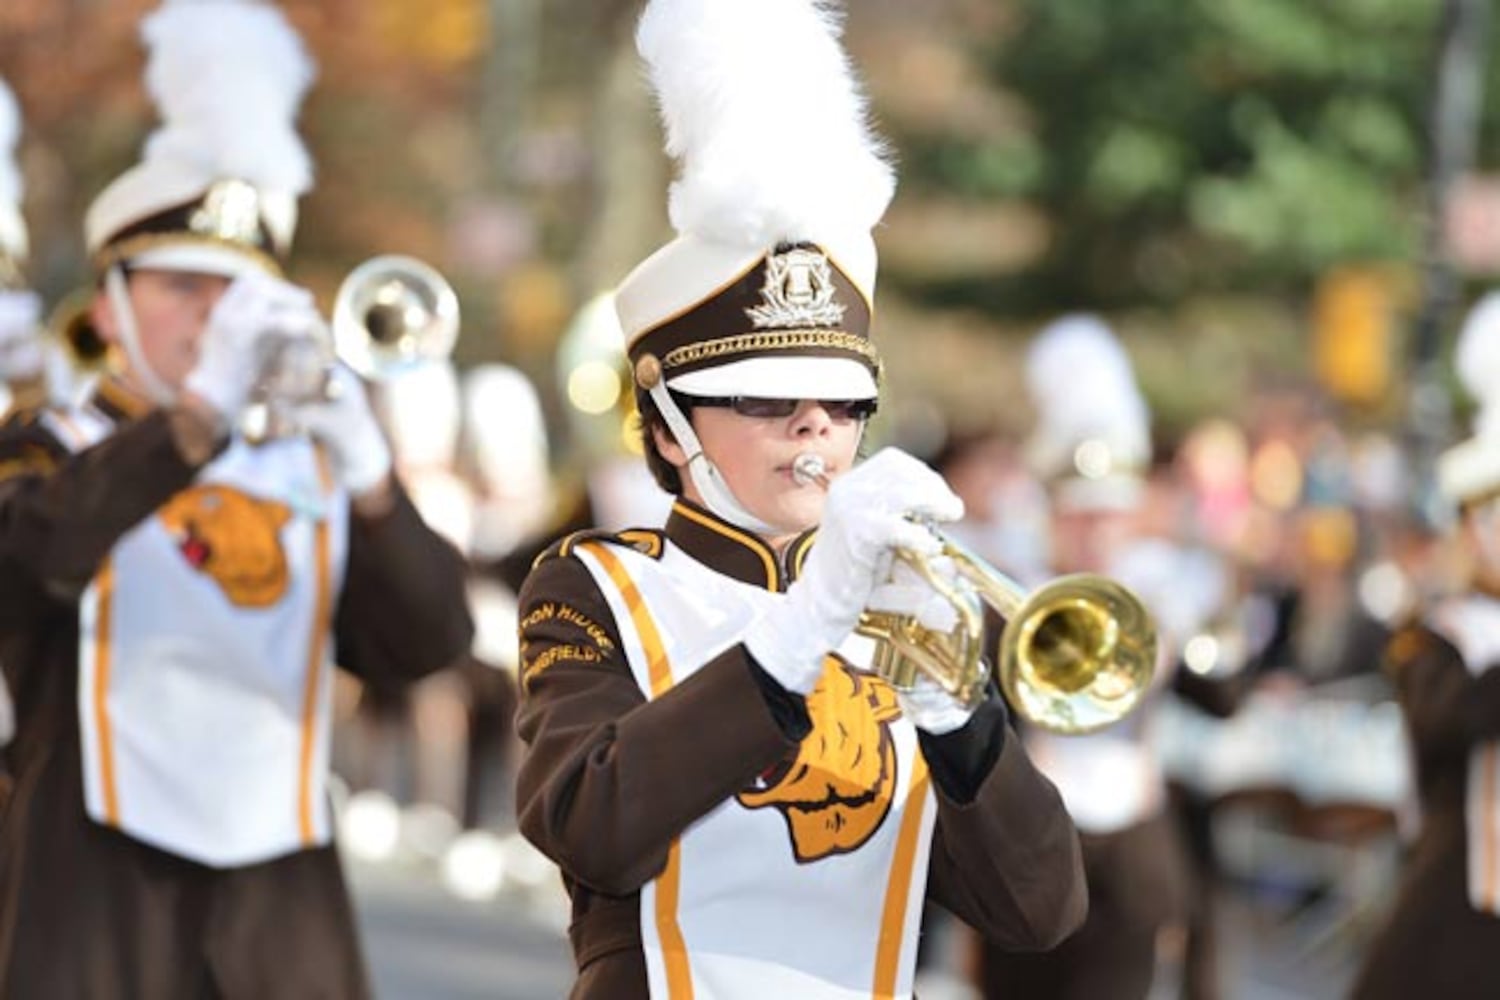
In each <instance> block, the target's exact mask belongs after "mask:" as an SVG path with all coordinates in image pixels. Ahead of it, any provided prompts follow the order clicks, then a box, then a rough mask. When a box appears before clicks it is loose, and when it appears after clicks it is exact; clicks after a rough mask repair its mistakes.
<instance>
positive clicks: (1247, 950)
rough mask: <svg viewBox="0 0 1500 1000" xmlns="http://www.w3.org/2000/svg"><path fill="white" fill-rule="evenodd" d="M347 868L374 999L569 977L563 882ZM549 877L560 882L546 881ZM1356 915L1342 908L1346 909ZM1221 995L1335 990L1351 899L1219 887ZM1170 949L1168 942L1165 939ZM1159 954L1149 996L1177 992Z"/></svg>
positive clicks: (930, 998) (451, 999)
mask: <svg viewBox="0 0 1500 1000" xmlns="http://www.w3.org/2000/svg"><path fill="white" fill-rule="evenodd" d="M348 872H349V876H350V881H351V883H352V888H353V891H354V895H355V900H356V903H357V905H358V908H359V915H360V921H361V926H362V929H363V933H364V936H365V948H366V955H367V958H368V961H369V965H370V968H371V974H372V978H373V981H374V986H375V990H376V996H377V997H379V998H380V1000H480V998H483V1000H557V998H560V997H563V996H565V995H566V992H567V989H568V986H569V984H570V983H571V981H572V961H571V957H570V956H569V953H568V945H567V940H566V936H565V932H564V930H563V922H564V921H565V911H564V909H563V908H562V907H563V903H562V898H561V897H562V891H561V888H560V887H559V888H557V892H556V895H555V896H554V895H553V894H552V893H551V892H550V886H538V887H536V888H533V889H527V890H524V891H523V890H520V889H514V888H509V889H506V890H504V891H502V893H501V894H500V895H499V896H498V897H497V898H495V899H493V900H489V901H485V902H470V901H466V900H462V899H458V898H456V897H455V896H454V895H453V894H452V893H451V892H449V891H448V889H446V888H445V887H444V885H443V884H442V881H441V879H440V878H439V876H438V874H437V872H436V870H435V868H434V866H432V865H422V864H416V863H385V864H371V863H368V862H359V861H350V862H349V863H348ZM552 885H555V883H552ZM1351 915H1352V916H1354V917H1355V919H1354V920H1352V921H1351V920H1349V919H1348V918H1349V917H1350V916H1351ZM1219 916H1220V920H1221V928H1220V940H1221V941H1222V946H1223V952H1222V955H1221V958H1220V970H1221V974H1222V976H1223V984H1224V988H1223V994H1222V996H1223V1000H1333V998H1337V997H1341V996H1344V995H1345V993H1346V992H1347V989H1348V986H1349V982H1350V977H1351V975H1352V974H1353V967H1354V963H1355V954H1356V950H1357V947H1358V940H1359V938H1358V933H1359V931H1360V930H1361V929H1362V925H1361V924H1360V923H1359V919H1358V910H1357V908H1356V910H1354V911H1352V912H1351V911H1350V910H1348V909H1347V908H1345V907H1344V905H1343V904H1342V903H1341V902H1340V901H1339V900H1337V899H1335V898H1332V897H1321V898H1312V899H1308V900H1297V899H1294V898H1293V897H1292V895H1291V894H1280V893H1278V892H1277V891H1276V890H1275V889H1274V888H1273V887H1270V886H1260V887H1258V888H1250V887H1243V886H1242V887H1238V888H1236V889H1235V890H1234V891H1226V892H1225V893H1224V894H1223V895H1222V896H1221V899H1220V905H1219ZM1168 950H1170V948H1169V949H1168ZM937 954H938V955H939V962H940V964H941V965H943V966H945V967H946V971H945V972H944V973H939V974H936V975H932V974H930V973H929V974H928V975H927V976H925V977H924V979H923V981H922V983H921V984H920V985H919V990H918V996H920V997H922V998H923V1000H975V998H976V997H977V994H976V993H974V992H973V991H972V990H971V989H969V988H968V987H966V986H964V985H963V984H962V983H961V981H960V980H959V979H958V978H957V977H956V975H954V970H955V969H956V968H957V967H958V966H959V965H960V964H961V963H962V961H963V946H962V944H961V943H959V942H955V943H954V944H953V946H952V947H944V948H942V949H939V951H938V952H937ZM1179 995H1180V994H1179V974H1178V967H1177V965H1176V962H1175V961H1173V960H1171V959H1170V957H1169V959H1168V960H1165V961H1163V962H1162V963H1161V970H1160V973H1159V975H1158V977H1157V983H1156V986H1155V988H1154V989H1153V991H1152V1000H1172V998H1175V997H1177V996H1179Z"/></svg>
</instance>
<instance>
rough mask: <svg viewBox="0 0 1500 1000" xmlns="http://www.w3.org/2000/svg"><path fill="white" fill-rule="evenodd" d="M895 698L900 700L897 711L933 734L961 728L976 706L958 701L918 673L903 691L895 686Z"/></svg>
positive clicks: (935, 683)
mask: <svg viewBox="0 0 1500 1000" xmlns="http://www.w3.org/2000/svg"><path fill="white" fill-rule="evenodd" d="M896 700H897V701H898V702H900V703H901V714H902V715H904V716H906V718H907V720H908V721H910V722H911V724H912V725H914V726H916V727H917V728H918V729H920V730H922V731H923V732H927V733H931V734H932V735H934V736H941V735H943V734H944V733H951V732H953V731H954V730H956V729H962V728H963V727H964V725H965V724H966V723H968V721H969V719H971V718H973V716H974V712H975V710H976V709H978V708H979V706H978V705H977V704H976V705H964V704H962V703H960V702H959V701H958V699H956V698H954V697H953V696H952V695H951V694H949V693H948V692H947V691H944V690H943V689H942V688H941V687H939V686H938V683H937V681H935V680H933V679H932V678H930V677H928V676H927V675H926V674H919V675H918V676H917V679H916V682H915V683H914V684H912V686H911V687H910V688H909V689H907V690H905V691H903V690H901V689H900V688H897V689H896Z"/></svg>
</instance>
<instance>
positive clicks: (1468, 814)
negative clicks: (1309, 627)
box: [1351, 625, 1500, 1000]
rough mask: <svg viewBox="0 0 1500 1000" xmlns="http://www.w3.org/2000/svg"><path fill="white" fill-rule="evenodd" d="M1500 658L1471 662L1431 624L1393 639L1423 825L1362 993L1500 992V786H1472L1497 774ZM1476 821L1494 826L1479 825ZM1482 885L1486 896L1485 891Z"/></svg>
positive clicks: (1391, 666) (1390, 654)
mask: <svg viewBox="0 0 1500 1000" xmlns="http://www.w3.org/2000/svg"><path fill="white" fill-rule="evenodd" d="M1497 666H1500V664H1495V663H1472V664H1471V663H1466V662H1465V660H1464V657H1463V655H1462V654H1461V653H1460V651H1459V649H1458V648H1457V647H1456V646H1455V645H1454V644H1453V642H1451V641H1449V639H1448V638H1446V637H1444V636H1443V635H1441V634H1439V633H1438V632H1437V631H1435V630H1434V629H1432V628H1430V627H1428V626H1426V625H1412V626H1409V627H1407V628H1404V629H1402V630H1400V631H1398V632H1397V633H1396V634H1395V636H1394V637H1393V638H1392V639H1391V642H1390V644H1389V646H1388V647H1387V650H1386V667H1387V670H1388V671H1389V673H1390V675H1391V677H1392V679H1393V680H1394V682H1395V686H1396V694H1397V698H1398V700H1399V701H1400V703H1401V711H1402V715H1403V716H1404V718H1405V721H1406V729H1407V735H1408V738H1409V739H1410V742H1411V749H1412V754H1413V764H1414V768H1415V770H1414V773H1415V776H1416V788H1417V794H1418V796H1419V801H1420V811H1421V832H1420V834H1419V835H1418V837H1417V841H1416V843H1415V844H1414V845H1413V847H1412V849H1411V850H1410V852H1409V853H1408V855H1407V857H1406V861H1405V865H1404V867H1405V871H1404V873H1403V876H1402V882H1401V888H1400V890H1399V892H1398V893H1397V896H1396V900H1395V902H1394V904H1393V905H1392V907H1391V914H1390V917H1389V918H1388V920H1387V922H1386V925H1385V927H1384V928H1383V929H1382V930H1381V931H1380V933H1379V934H1378V935H1377V936H1376V937H1375V939H1374V940H1373V941H1372V942H1371V943H1370V946H1369V948H1368V950H1367V951H1366V956H1365V962H1364V967H1363V968H1362V969H1361V971H1360V974H1359V977H1358V981H1357V983H1356V985H1355V988H1354V991H1353V993H1352V994H1351V995H1352V996H1354V997H1356V998H1357V1000H1384V998H1387V997H1389V998H1392V1000H1395V998H1398V997H1399V998H1405V997H1413V996H1429V997H1442V998H1444V1000H1449V998H1453V1000H1464V998H1471V997H1472V998H1475V1000H1478V998H1482V997H1483V998H1488V997H1497V996H1500V961H1496V955H1497V954H1500V915H1497V912H1496V911H1497V906H1496V903H1497V898H1500V855H1497V851H1496V847H1495V844H1496V840H1497V837H1500V832H1497V830H1496V829H1495V826H1496V824H1497V823H1500V812H1497V809H1496V803H1495V802H1494V801H1493V793H1492V794H1491V801H1490V802H1489V803H1488V804H1487V805H1486V804H1485V803H1482V802H1479V801H1475V800H1473V799H1472V797H1471V796H1472V792H1473V791H1474V789H1473V787H1472V786H1473V785H1474V784H1475V783H1476V782H1481V781H1484V780H1485V779H1488V780H1487V783H1488V784H1489V786H1490V787H1491V789H1493V787H1494V784H1495V775H1494V773H1493V772H1494V770H1495V768H1496V765H1495V762H1494V759H1493V755H1494V754H1495V753H1496V752H1497V751H1496V749H1495V748H1496V741H1500V669H1496V667H1497ZM1486 769H1487V770H1489V771H1490V772H1491V773H1490V774H1488V775H1486V774H1484V773H1483V771H1484V770H1486ZM1476 807H1478V808H1476ZM1475 821H1479V822H1480V824H1481V826H1487V827H1489V829H1488V830H1484V829H1475V828H1474V827H1472V826H1471V823H1473V822H1475ZM1477 888H1482V890H1483V891H1482V892H1480V893H1479V894H1478V895H1479V896H1482V897H1484V898H1480V899H1476V892H1475V890H1476V889H1477Z"/></svg>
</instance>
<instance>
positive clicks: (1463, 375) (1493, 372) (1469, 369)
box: [1437, 292, 1500, 506]
mask: <svg viewBox="0 0 1500 1000" xmlns="http://www.w3.org/2000/svg"><path fill="white" fill-rule="evenodd" d="M1453 365H1454V368H1455V369H1456V370H1457V372H1458V377H1459V381H1461V382H1462V383H1463V385H1464V388H1465V389H1466V390H1468V393H1469V395H1470V396H1472V397H1473V398H1474V400H1475V402H1476V403H1477V404H1478V411H1477V412H1476V413H1475V416H1474V436H1473V437H1471V438H1469V439H1468V440H1467V441H1463V442H1461V443H1459V444H1456V445H1454V446H1453V447H1452V448H1449V449H1448V450H1447V451H1445V452H1443V454H1442V455H1440V456H1439V457H1438V463H1437V479H1438V490H1439V491H1440V492H1441V493H1442V494H1443V496H1444V497H1446V498H1447V499H1448V500H1449V501H1451V502H1452V503H1454V504H1455V505H1459V506H1462V505H1464V504H1469V503H1475V502H1477V501H1480V500H1485V499H1488V498H1490V497H1491V496H1494V495H1495V494H1497V493H1500V292H1490V293H1489V294H1488V295H1486V296H1484V298H1482V299H1480V300H1479V303H1478V304H1477V305H1475V306H1474V308H1473V309H1472V310H1471V311H1470V312H1469V315H1468V318H1467V319H1466V320H1464V325H1463V329H1462V330H1460V331H1459V335H1458V344H1457V346H1456V347H1455V349H1454V354H1453Z"/></svg>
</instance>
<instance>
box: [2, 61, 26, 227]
mask: <svg viewBox="0 0 1500 1000" xmlns="http://www.w3.org/2000/svg"><path fill="white" fill-rule="evenodd" d="M20 141H21V106H20V105H19V104H17V103H16V95H15V94H14V93H12V92H11V89H10V87H9V86H8V85H7V84H6V83H5V81H4V80H0V202H9V203H11V204H16V203H19V202H20V200H21V169H20V167H19V165H17V163H16V147H17V145H19V144H20Z"/></svg>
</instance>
